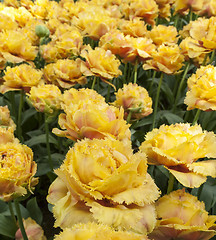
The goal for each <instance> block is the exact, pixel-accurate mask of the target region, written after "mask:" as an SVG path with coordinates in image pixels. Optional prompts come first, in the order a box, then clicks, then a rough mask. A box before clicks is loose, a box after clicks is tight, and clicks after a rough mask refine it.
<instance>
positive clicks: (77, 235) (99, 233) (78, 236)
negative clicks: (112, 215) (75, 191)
mask: <svg viewBox="0 0 216 240" xmlns="http://www.w3.org/2000/svg"><path fill="white" fill-rule="evenodd" d="M54 239H55V240H67V239H70V240H89V239H92V240H101V239H110V240H122V239H125V240H147V239H148V238H147V236H146V235H140V234H136V233H132V232H127V231H114V230H113V229H112V228H111V227H109V226H106V225H102V224H96V223H87V224H76V225H74V226H73V227H72V228H66V229H64V230H63V232H61V233H60V234H59V235H57V236H55V238H54Z"/></svg>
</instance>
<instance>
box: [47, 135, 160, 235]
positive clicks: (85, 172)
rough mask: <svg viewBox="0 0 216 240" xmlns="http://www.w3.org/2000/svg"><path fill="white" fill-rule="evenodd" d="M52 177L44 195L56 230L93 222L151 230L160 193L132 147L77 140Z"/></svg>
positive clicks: (108, 140) (143, 160)
mask: <svg viewBox="0 0 216 240" xmlns="http://www.w3.org/2000/svg"><path fill="white" fill-rule="evenodd" d="M56 174H57V175H58V177H57V179H56V180H55V181H54V182H53V183H52V184H51V186H50V189H49V195H48V201H49V202H50V203H51V204H53V205H54V208H53V211H54V216H55V218H56V222H55V226H61V228H66V227H71V226H73V225H74V224H76V223H86V222H97V223H102V224H106V225H108V226H112V227H113V228H115V229H116V230H131V231H135V232H138V233H146V232H151V231H152V230H153V228H154V224H155V213H154V206H153V205H152V203H153V202H154V201H155V200H156V199H157V198H158V197H159V191H158V188H157V187H156V185H155V184H154V181H153V180H152V179H151V177H150V175H149V174H148V173H147V161H146V157H145V154H143V153H140V152H137V153H136V154H133V151H132V148H131V146H130V144H125V143H123V142H120V141H118V140H114V139H113V138H106V139H104V140H101V139H93V140H90V139H84V140H82V141H79V142H77V143H75V145H74V147H73V148H71V149H70V150H69V151H68V153H67V155H66V159H65V161H64V163H63V165H62V166H61V167H60V168H59V169H57V170H56ZM113 186H115V187H113ZM71 216H73V218H71Z"/></svg>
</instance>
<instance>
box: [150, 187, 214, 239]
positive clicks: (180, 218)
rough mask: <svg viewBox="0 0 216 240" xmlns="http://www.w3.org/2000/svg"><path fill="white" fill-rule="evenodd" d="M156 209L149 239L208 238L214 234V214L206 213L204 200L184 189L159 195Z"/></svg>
mask: <svg viewBox="0 0 216 240" xmlns="http://www.w3.org/2000/svg"><path fill="white" fill-rule="evenodd" d="M156 211H157V215H158V221H157V225H156V227H155V229H154V230H153V232H152V233H150V235H149V238H150V239H154V240H172V239H175V240H189V239H193V240H208V239H211V238H212V237H213V236H214V235H215V234H216V231H215V228H216V224H215V221H216V216H215V215H208V212H207V211H206V210H205V204H204V202H200V201H199V200H198V199H197V197H195V196H193V195H191V194H189V193H187V192H185V190H184V189H179V190H177V191H174V192H171V193H170V194H169V195H165V196H163V197H161V198H160V199H159V200H158V201H157V202H156Z"/></svg>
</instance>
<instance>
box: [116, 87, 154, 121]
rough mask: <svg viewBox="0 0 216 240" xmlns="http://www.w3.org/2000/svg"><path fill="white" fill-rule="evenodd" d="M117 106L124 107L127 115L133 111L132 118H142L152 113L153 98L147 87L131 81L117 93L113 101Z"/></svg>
mask: <svg viewBox="0 0 216 240" xmlns="http://www.w3.org/2000/svg"><path fill="white" fill-rule="evenodd" d="M113 105H114V106H116V107H123V108H124V110H125V117H126V118H127V115H128V114H129V112H130V111H131V112H132V115H131V118H132V119H141V118H143V117H145V116H148V115H149V114H151V113H152V111H153V110H152V99H151V98H150V97H149V95H148V92H147V90H146V89H145V88H143V87H140V86H138V85H137V84H132V83H129V84H128V85H126V84H125V85H124V86H123V88H122V89H121V88H120V89H119V90H118V92H117V93H116V101H115V102H113Z"/></svg>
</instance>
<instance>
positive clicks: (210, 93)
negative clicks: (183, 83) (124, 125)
mask: <svg viewBox="0 0 216 240" xmlns="http://www.w3.org/2000/svg"><path fill="white" fill-rule="evenodd" d="M215 92H216V68H215V67H214V66H212V65H208V66H205V67H204V66H201V67H200V68H199V69H197V71H196V73H195V74H193V75H192V76H191V77H190V78H188V91H187V94H186V98H185V100H184V103H185V104H186V105H187V106H188V107H187V110H191V109H194V108H198V109H201V110H203V111H209V110H214V111H215V110H216V95H215Z"/></svg>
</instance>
